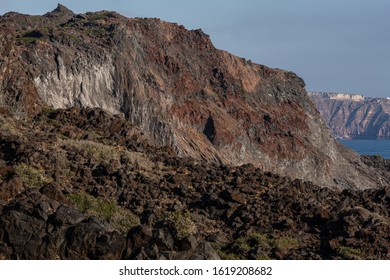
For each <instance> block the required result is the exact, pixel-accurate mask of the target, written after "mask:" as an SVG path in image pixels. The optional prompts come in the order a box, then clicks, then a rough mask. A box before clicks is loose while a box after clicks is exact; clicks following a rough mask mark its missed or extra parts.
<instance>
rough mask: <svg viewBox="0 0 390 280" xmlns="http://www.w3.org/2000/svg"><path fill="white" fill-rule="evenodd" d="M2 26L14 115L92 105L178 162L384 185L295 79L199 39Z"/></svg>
mask: <svg viewBox="0 0 390 280" xmlns="http://www.w3.org/2000/svg"><path fill="white" fill-rule="evenodd" d="M0 27H1V28H0V38H1V39H0V40H1V41H0V81H1V83H0V105H1V107H2V108H3V110H5V111H8V112H12V114H13V115H14V116H16V117H18V118H26V117H27V118H31V117H33V116H35V115H36V114H37V113H39V112H40V111H41V110H42V108H45V107H47V106H52V107H53V108H69V107H73V106H77V107H82V108H85V107H99V108H102V109H104V110H106V111H108V112H111V113H114V114H123V115H125V117H126V118H127V119H128V120H129V121H130V122H131V123H132V124H133V125H135V126H137V127H139V128H140V129H141V130H142V131H143V132H144V133H145V134H147V135H148V136H150V138H151V140H152V142H153V143H154V144H157V145H159V146H164V145H169V146H171V147H173V149H174V151H175V153H176V154H178V155H179V156H182V157H186V156H190V157H192V158H194V159H197V160H202V161H203V162H214V163H224V164H234V165H240V164H245V163H252V164H254V165H255V166H257V167H259V168H261V169H263V170H269V171H272V172H274V173H278V174H281V175H283V176H290V177H292V178H301V179H304V180H310V181H313V182H315V183H317V184H320V185H322V186H330V187H334V186H336V185H337V186H339V187H359V188H367V187H378V186H383V182H388V181H389V178H388V176H385V177H383V175H381V174H379V173H376V171H375V170H373V169H370V168H367V166H366V165H365V164H364V162H362V161H361V159H360V158H359V156H358V155H356V154H355V153H353V152H351V151H349V150H346V149H344V148H343V147H341V146H339V145H338V144H337V142H335V141H334V139H333V138H332V136H331V133H330V131H329V130H328V129H327V127H326V125H325V123H323V122H322V121H321V119H320V117H319V114H318V112H317V110H316V109H315V107H314V105H313V103H312V102H311V101H310V100H309V98H308V97H307V93H306V91H305V89H304V86H305V84H304V82H303V80H302V79H301V78H299V77H297V76H296V75H295V74H294V73H292V72H288V71H284V70H278V69H271V68H268V67H266V66H262V65H258V64H254V63H252V62H250V61H247V60H245V59H242V58H238V57H236V56H233V55H231V54H229V53H227V52H224V51H220V50H217V49H215V48H214V46H213V45H212V43H211V41H210V39H209V37H208V36H207V35H206V34H204V33H203V32H202V31H201V30H192V31H188V30H186V29H185V28H184V27H183V26H179V25H177V24H172V23H167V22H163V21H160V20H158V19H141V18H136V19H127V18H125V17H123V16H121V15H119V14H117V13H114V12H107V11H102V12H97V13H87V14H78V15H76V14H74V13H73V12H72V11H70V10H68V9H67V8H66V7H64V6H61V5H59V6H58V7H57V9H55V10H54V11H52V12H50V13H47V14H45V15H43V16H28V15H21V14H17V13H7V14H5V15H3V16H2V17H1V18H0Z"/></svg>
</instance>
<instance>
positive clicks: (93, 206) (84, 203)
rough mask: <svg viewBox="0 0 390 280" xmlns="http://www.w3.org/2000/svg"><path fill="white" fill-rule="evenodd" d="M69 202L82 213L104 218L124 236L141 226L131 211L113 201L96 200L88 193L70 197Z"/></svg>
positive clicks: (75, 194)
mask: <svg viewBox="0 0 390 280" xmlns="http://www.w3.org/2000/svg"><path fill="white" fill-rule="evenodd" d="M68 198H69V200H70V201H71V202H72V203H73V204H74V206H75V207H76V208H77V210H79V211H80V212H82V213H84V214H86V215H90V216H97V217H100V218H103V219H104V220H106V221H107V222H108V223H110V224H111V226H112V227H113V228H114V229H116V230H118V231H119V232H121V233H123V234H127V232H128V231H129V230H130V229H131V228H133V227H135V226H137V225H139V224H140V220H139V218H138V217H137V216H136V215H134V214H133V213H132V212H131V211H130V210H128V209H126V208H124V207H121V206H119V205H117V204H116V202H115V201H114V200H112V199H110V200H107V199H103V198H96V197H93V196H91V195H89V194H86V193H81V192H80V193H74V194H70V195H68Z"/></svg>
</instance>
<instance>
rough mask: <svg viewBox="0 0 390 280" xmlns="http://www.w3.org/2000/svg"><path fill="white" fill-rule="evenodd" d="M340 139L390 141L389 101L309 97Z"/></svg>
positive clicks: (334, 95)
mask: <svg viewBox="0 0 390 280" xmlns="http://www.w3.org/2000/svg"><path fill="white" fill-rule="evenodd" d="M309 96H310V97H311V99H312V100H313V101H314V103H315V104H316V106H317V108H318V110H319V111H320V114H321V116H322V117H323V118H324V119H325V121H326V123H327V124H328V126H329V128H330V129H331V130H332V131H333V134H334V136H335V137H337V138H342V139H390V99H388V98H365V97H364V96H362V95H351V94H340V93H338V94H337V93H315V92H313V93H309Z"/></svg>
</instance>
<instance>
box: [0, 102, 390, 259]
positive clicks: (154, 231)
mask: <svg viewBox="0 0 390 280" xmlns="http://www.w3.org/2000/svg"><path fill="white" fill-rule="evenodd" d="M364 162H365V163H366V164H369V165H370V166H372V167H376V168H378V169H381V170H382V172H384V173H386V172H389V170H390V163H389V160H383V159H381V158H368V157H366V158H364ZM389 209H390V187H389V186H387V187H383V188H379V189H368V190H343V191H339V190H332V189H329V188H321V187H319V186H316V185H314V184H312V183H310V182H303V181H300V180H294V181H292V180H290V179H289V178H286V177H281V176H278V175H275V174H272V173H269V172H264V171H262V170H260V169H257V168H255V167H253V166H252V165H244V166H240V167H233V166H227V165H216V164H204V163H198V162H196V161H194V160H192V159H186V158H178V157H176V156H175V155H174V153H173V151H172V150H171V149H170V148H156V147H155V146H153V145H152V144H151V141H150V140H149V139H148V138H147V137H146V136H144V135H143V134H142V133H141V132H140V131H139V130H138V129H137V128H135V127H132V126H131V125H130V124H129V123H128V122H127V121H125V120H124V119H122V118H120V117H117V116H113V115H110V114H108V113H106V112H104V111H102V110H97V109H96V110H91V109H85V110H81V111H80V110H77V109H69V110H58V111H51V110H47V111H46V112H44V113H42V114H40V115H38V116H37V117H36V118H35V119H34V120H33V121H30V122H21V121H16V120H15V119H13V118H11V117H9V116H6V115H4V114H2V115H1V117H0V259H218V258H223V259H389V258H390V237H389V232H390V219H389Z"/></svg>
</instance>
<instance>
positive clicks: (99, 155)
mask: <svg viewBox="0 0 390 280" xmlns="http://www.w3.org/2000/svg"><path fill="white" fill-rule="evenodd" d="M61 145H62V146H63V147H64V149H66V150H69V149H74V150H77V151H78V152H79V153H80V154H82V155H84V156H86V157H89V158H93V159H94V160H96V161H100V162H106V163H108V162H109V161H111V160H114V159H116V160H121V161H122V162H126V163H127V164H129V165H132V166H134V167H137V168H139V169H143V170H146V171H152V170H154V169H155V167H156V164H155V163H153V162H152V161H151V160H150V159H149V158H148V157H147V156H145V155H144V154H143V153H138V152H132V151H128V150H127V149H126V148H124V147H122V146H111V145H105V144H101V143H97V142H94V141H89V140H70V139H67V140H61Z"/></svg>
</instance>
